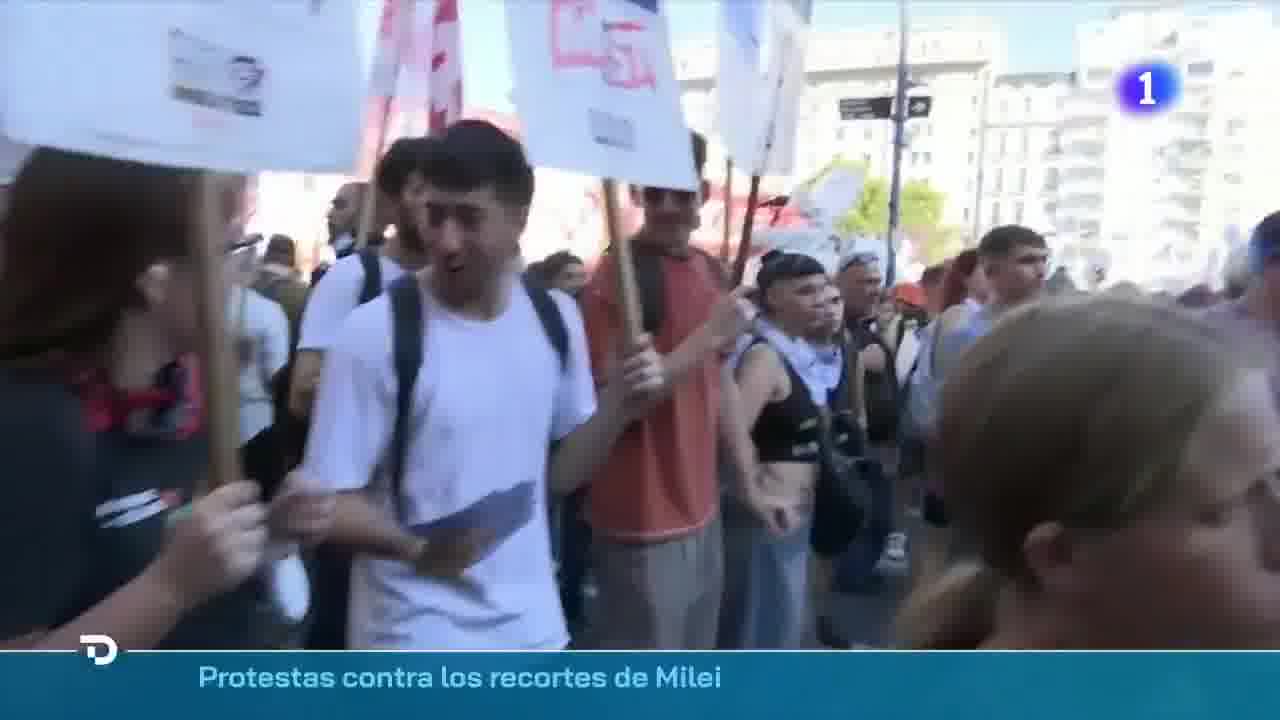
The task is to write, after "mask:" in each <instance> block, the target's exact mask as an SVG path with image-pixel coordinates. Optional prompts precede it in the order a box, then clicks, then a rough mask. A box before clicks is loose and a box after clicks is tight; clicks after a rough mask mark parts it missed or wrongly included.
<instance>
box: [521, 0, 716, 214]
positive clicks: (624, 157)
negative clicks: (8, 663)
mask: <svg viewBox="0 0 1280 720" xmlns="http://www.w3.org/2000/svg"><path fill="white" fill-rule="evenodd" d="M506 9H507V31H508V36H509V38H510V43H511V62H512V65H513V76H514V81H515V91H514V96H515V101H516V107H517V109H518V112H519V115H520V120H521V122H522V124H523V126H524V128H525V144H526V147H527V149H528V152H529V157H530V159H531V161H532V162H533V163H534V164H535V165H538V166H542V167H554V168H558V169H562V170H572V171H575V172H580V173H584V174H587V175H596V176H599V177H601V178H612V179H617V180H622V181H627V182H631V183H635V184H638V185H647V186H655V187H664V188H673V189H687V190H692V189H695V187H696V185H697V177H696V173H695V172H694V168H693V158H692V152H691V149H690V139H689V128H688V126H687V125H686V124H685V121H684V117H683V114H682V112H681V108H680V91H679V86H677V85H676V81H675V72H674V70H673V68H672V64H671V48H670V44H669V39H668V36H667V25H666V20H665V18H663V16H662V13H661V12H659V9H658V2H657V0H546V1H545V2H529V0H507V4H506Z"/></svg>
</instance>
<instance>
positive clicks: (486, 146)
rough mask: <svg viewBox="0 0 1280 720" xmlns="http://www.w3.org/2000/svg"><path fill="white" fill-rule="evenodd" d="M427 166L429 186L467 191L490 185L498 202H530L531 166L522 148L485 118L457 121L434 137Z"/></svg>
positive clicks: (516, 204)
mask: <svg viewBox="0 0 1280 720" xmlns="http://www.w3.org/2000/svg"><path fill="white" fill-rule="evenodd" d="M429 165H430V166H429V167H428V168H427V169H426V171H425V173H424V174H425V175H426V177H427V180H429V181H430V182H431V184H432V185H435V186H436V187H439V188H441V189H444V190H450V191H456V192H470V191H472V190H479V189H481V188H486V187H492V188H493V192H494V195H495V196H497V198H498V201H499V202H501V203H503V204H504V205H509V206H513V207H527V206H528V205H529V204H531V203H532V202H533V168H532V167H530V166H529V161H528V160H527V159H526V158H525V154H524V148H523V147H522V146H521V145H520V143H519V142H517V141H516V140H515V139H514V138H512V137H511V136H510V135H508V134H507V133H505V132H503V131H502V130H501V129H500V128H498V126H496V125H494V124H493V123H491V122H487V121H485V120H460V121H458V122H456V123H454V124H453V125H450V126H449V129H448V130H445V131H444V133H443V134H442V135H439V136H438V137H437V138H436V139H435V146H434V148H432V150H431V157H430V163H429Z"/></svg>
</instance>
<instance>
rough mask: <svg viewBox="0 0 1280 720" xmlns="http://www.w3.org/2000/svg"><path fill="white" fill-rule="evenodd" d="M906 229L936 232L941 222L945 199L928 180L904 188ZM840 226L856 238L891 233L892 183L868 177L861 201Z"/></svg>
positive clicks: (903, 205) (903, 200)
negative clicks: (856, 236) (890, 199)
mask: <svg viewBox="0 0 1280 720" xmlns="http://www.w3.org/2000/svg"><path fill="white" fill-rule="evenodd" d="M901 201H902V216H901V222H900V223H899V224H900V225H901V227H902V228H903V229H915V230H924V229H933V228H937V227H938V226H939V224H940V223H941V222H942V208H943V204H944V203H945V202H946V196H945V195H943V194H942V193H941V192H939V191H937V190H934V189H933V187H931V186H930V185H929V183H928V181H926V180H908V181H907V182H905V183H903V185H902V196H901ZM837 227H838V228H839V229H840V230H841V231H843V232H848V233H852V234H855V235H884V234H885V233H887V232H888V231H889V183H888V182H887V181H886V180H885V179H884V178H878V177H877V178H868V179H867V181H866V183H864V184H863V186H862V198H861V199H860V200H859V201H858V206H857V207H856V208H854V209H853V211H852V212H850V213H849V214H847V215H845V216H844V217H843V218H841V219H840V222H839V223H838V225H837Z"/></svg>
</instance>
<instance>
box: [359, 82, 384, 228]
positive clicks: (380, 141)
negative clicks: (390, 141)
mask: <svg viewBox="0 0 1280 720" xmlns="http://www.w3.org/2000/svg"><path fill="white" fill-rule="evenodd" d="M379 111H380V112H379V113H378V115H379V120H378V132H377V135H376V136H375V139H374V145H373V164H372V165H371V166H370V167H369V182H368V184H367V185H366V186H365V189H364V197H363V198H362V201H361V203H360V224H359V226H358V227H359V229H358V230H357V233H358V234H357V235H356V238H355V241H356V244H355V246H356V247H357V248H359V249H361V250H363V249H364V248H365V247H366V246H368V244H369V232H370V231H371V230H372V229H373V211H374V208H375V207H376V205H377V198H378V188H377V183H376V182H375V180H376V179H377V174H378V160H380V159H381V158H382V146H383V145H386V144H387V125H389V124H390V123H391V98H390V97H384V98H382V106H381V107H380V108H379Z"/></svg>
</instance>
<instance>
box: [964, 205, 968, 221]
mask: <svg viewBox="0 0 1280 720" xmlns="http://www.w3.org/2000/svg"><path fill="white" fill-rule="evenodd" d="M963 217H964V221H965V222H969V208H965V209H964V213H963Z"/></svg>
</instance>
